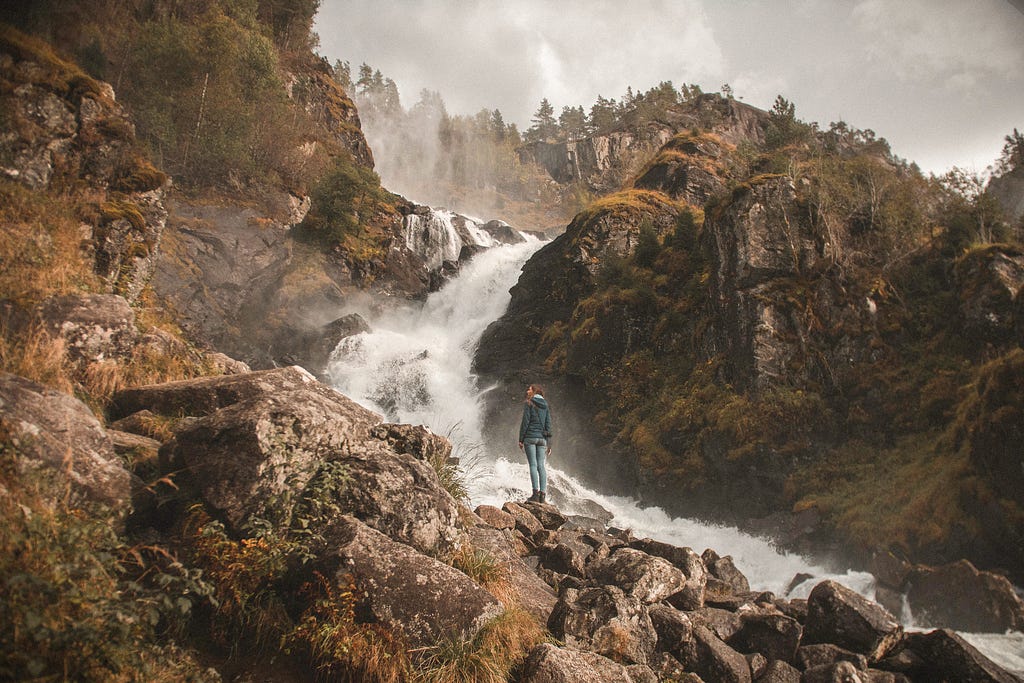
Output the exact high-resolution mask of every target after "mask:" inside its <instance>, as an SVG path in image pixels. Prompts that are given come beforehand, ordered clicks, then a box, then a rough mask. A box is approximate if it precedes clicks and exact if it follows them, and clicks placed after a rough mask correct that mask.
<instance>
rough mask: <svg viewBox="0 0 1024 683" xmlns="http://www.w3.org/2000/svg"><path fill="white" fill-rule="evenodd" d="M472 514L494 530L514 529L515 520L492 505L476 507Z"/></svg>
mask: <svg viewBox="0 0 1024 683" xmlns="http://www.w3.org/2000/svg"><path fill="white" fill-rule="evenodd" d="M474 512H475V513H476V514H477V515H479V516H480V519H482V520H484V522H486V523H487V524H489V525H490V526H492V527H494V528H495V529H515V528H516V518H515V517H513V516H512V515H510V514H508V513H507V512H505V511H504V510H499V509H498V508H496V507H494V506H493V505H478V506H477V508H476V510H474Z"/></svg>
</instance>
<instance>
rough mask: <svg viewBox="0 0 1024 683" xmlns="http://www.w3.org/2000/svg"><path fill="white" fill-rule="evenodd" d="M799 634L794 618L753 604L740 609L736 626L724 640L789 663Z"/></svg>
mask: <svg viewBox="0 0 1024 683" xmlns="http://www.w3.org/2000/svg"><path fill="white" fill-rule="evenodd" d="M802 634H803V629H802V628H801V626H800V624H799V623H798V622H797V621H796V619H791V618H790V617H787V616H785V615H784V614H780V613H779V612H778V611H776V610H774V609H763V608H755V609H749V610H744V611H743V612H741V613H740V628H739V630H738V631H737V632H736V633H735V634H733V636H732V637H731V638H729V640H728V643H729V645H730V646H732V647H734V648H736V649H737V650H739V651H740V652H744V653H754V652H759V653H761V654H763V655H764V656H765V657H767V658H768V659H769V660H776V659H779V660H782V661H784V662H790V663H792V662H793V658H794V655H795V654H796V651H797V648H798V647H799V646H800V637H801V635H802Z"/></svg>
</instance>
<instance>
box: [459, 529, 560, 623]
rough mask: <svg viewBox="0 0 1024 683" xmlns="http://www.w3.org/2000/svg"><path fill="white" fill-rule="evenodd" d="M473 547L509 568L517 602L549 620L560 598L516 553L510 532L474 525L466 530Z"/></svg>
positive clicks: (531, 612) (544, 620)
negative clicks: (508, 533) (507, 533)
mask: <svg viewBox="0 0 1024 683" xmlns="http://www.w3.org/2000/svg"><path fill="white" fill-rule="evenodd" d="M467 533H468V535H469V540H470V542H471V543H472V545H473V547H474V548H478V549H480V550H484V551H486V552H488V553H490V554H491V556H492V557H494V558H495V559H496V560H497V561H498V562H500V563H501V565H502V566H503V567H505V568H506V569H507V570H508V573H509V580H510V581H511V583H512V590H513V591H514V595H515V599H516V602H517V604H518V605H519V606H520V607H522V608H523V609H525V610H526V611H527V612H529V613H530V614H532V615H534V616H535V617H537V619H538V621H539V622H540V623H541V624H546V623H547V621H548V618H549V617H550V616H551V610H553V609H554V607H555V603H556V602H557V598H556V597H555V593H554V591H553V590H551V588H550V587H549V586H548V585H547V584H546V583H544V581H543V580H542V579H541V578H540V577H539V576H537V574H536V572H535V571H534V570H535V567H534V568H531V567H530V566H528V565H527V564H526V562H524V561H523V560H522V559H521V558H520V557H519V555H518V554H517V551H516V547H515V544H513V543H512V541H511V539H510V538H509V536H507V535H506V534H505V533H502V531H499V530H497V529H491V528H488V527H481V526H477V527H473V528H471V529H469V531H468V532H467Z"/></svg>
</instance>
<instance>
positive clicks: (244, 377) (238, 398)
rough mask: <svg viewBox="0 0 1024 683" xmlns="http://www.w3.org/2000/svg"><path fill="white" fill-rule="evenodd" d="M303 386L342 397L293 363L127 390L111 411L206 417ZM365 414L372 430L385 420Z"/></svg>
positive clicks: (123, 414) (117, 397)
mask: <svg viewBox="0 0 1024 683" xmlns="http://www.w3.org/2000/svg"><path fill="white" fill-rule="evenodd" d="M299 386H305V387H306V388H307V389H309V390H310V391H312V392H315V393H317V394H319V395H321V396H323V397H325V398H327V399H328V400H335V399H336V398H337V397H338V396H340V394H339V393H338V392H336V391H335V390H334V389H331V388H330V387H328V386H326V385H324V384H321V383H319V382H318V381H317V379H316V378H315V377H313V375H311V374H309V372H307V371H306V370H303V369H302V368H300V367H294V366H293V367H287V368H276V369H274V370H261V371H258V372H249V373H241V374H233V375H225V376H217V377H200V378H198V379H187V380H180V381H176V382H166V383H164V384H150V385H147V386H141V387H133V388H131V389H125V390H123V391H119V392H118V393H117V394H115V395H114V399H113V404H112V405H111V408H110V412H111V416H112V417H113V418H114V419H118V418H123V417H127V416H128V415H131V414H133V413H137V412H139V411H140V410H149V411H151V412H153V413H156V414H158V415H164V416H168V417H182V416H191V417H203V416H206V415H210V414H212V413H214V412H216V411H218V410H220V409H221V408H226V407H228V406H231V405H234V404H236V403H240V402H242V401H245V400H248V399H253V398H259V397H263V396H273V395H277V394H280V393H282V392H287V391H291V390H293V389H295V388H297V387H299ZM363 414H364V415H365V416H366V419H365V420H363V419H361V420H358V422H359V423H360V424H362V423H364V422H365V423H367V426H366V427H365V430H364V431H367V432H368V430H369V427H370V426H372V425H374V424H377V423H378V422H380V421H381V419H380V417H379V416H375V414H374V413H371V412H370V411H366V410H364V411H363ZM371 416H373V417H371ZM351 426H355V425H351Z"/></svg>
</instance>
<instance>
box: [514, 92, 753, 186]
mask: <svg viewBox="0 0 1024 683" xmlns="http://www.w3.org/2000/svg"><path fill="white" fill-rule="evenodd" d="M767 118H768V115H767V112H764V111H762V110H760V109H757V108H756V107H751V106H750V105H747V104H744V103H742V102H738V101H736V100H733V99H726V98H723V97H721V96H719V95H717V94H705V95H701V96H699V97H697V98H695V99H694V100H692V101H690V102H684V103H681V104H679V105H676V106H675V107H670V108H669V109H668V110H667V111H666V112H665V114H664V117H663V118H662V119H661V120H659V121H656V122H651V123H650V124H648V125H647V126H645V127H644V128H642V129H621V130H614V131H610V132H608V133H603V134H599V135H594V136H590V137H586V138H582V139H579V140H572V141H568V142H557V143H551V142H543V141H542V142H535V143H532V144H528V145H524V146H523V147H521V148H520V149H519V157H520V159H521V160H522V161H523V162H524V163H536V164H538V165H539V166H541V167H542V168H544V169H545V170H546V171H547V173H548V174H549V175H550V176H551V178H552V179H553V180H555V181H556V182H558V183H560V184H563V185H571V184H573V183H578V182H582V183H583V184H585V185H586V186H587V187H588V189H589V190H590V191H591V192H594V193H596V194H607V193H609V192H615V191H617V190H619V189H620V188H622V187H623V185H624V184H625V183H626V181H628V180H629V179H630V178H631V177H632V176H633V175H634V174H636V173H637V172H638V171H639V170H640V168H641V167H642V166H643V164H644V163H645V160H647V159H650V158H651V157H652V156H654V155H655V153H657V152H658V150H659V149H661V148H662V146H663V145H664V144H665V143H667V142H668V141H669V140H671V139H672V138H673V136H675V135H678V134H679V133H682V132H684V131H688V130H692V129H695V128H704V129H708V130H710V131H711V132H712V133H714V134H715V135H717V136H719V137H720V138H721V139H722V140H724V141H725V142H727V143H730V144H733V145H736V144H739V143H740V142H758V141H763V140H764V128H765V125H766V121H767Z"/></svg>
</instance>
